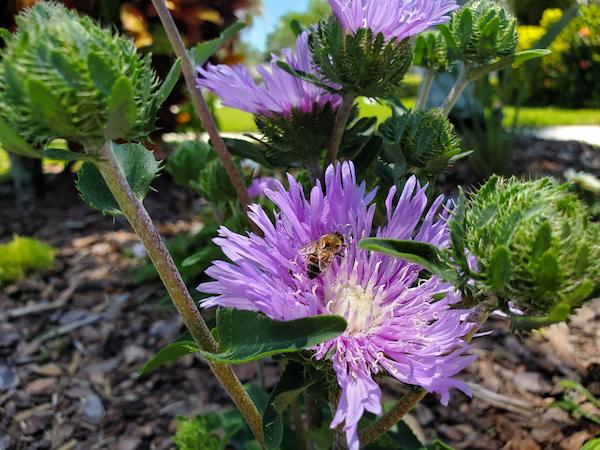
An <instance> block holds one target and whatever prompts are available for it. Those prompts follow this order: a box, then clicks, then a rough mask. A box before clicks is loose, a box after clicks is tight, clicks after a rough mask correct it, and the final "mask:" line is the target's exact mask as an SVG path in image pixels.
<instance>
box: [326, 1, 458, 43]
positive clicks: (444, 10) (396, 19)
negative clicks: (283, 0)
mask: <svg viewBox="0 0 600 450" xmlns="http://www.w3.org/2000/svg"><path fill="white" fill-rule="evenodd" d="M329 4H330V5H331V9H332V10H333V13H334V14H335V16H336V17H337V19H338V20H339V22H340V24H341V25H342V27H343V28H344V30H346V32H348V33H355V32H356V31H357V30H358V29H359V28H370V29H371V30H373V31H374V32H375V33H383V35H384V36H385V38H386V40H391V39H394V38H395V39H397V40H399V41H401V40H403V39H406V38H409V37H412V36H415V35H417V34H419V33H421V32H423V31H425V30H426V29H427V28H429V27H432V26H434V25H439V24H441V23H444V22H447V21H448V20H450V17H449V16H448V13H450V12H452V11H454V10H455V9H458V7H459V5H458V4H457V3H456V1H455V0H387V1H381V0H329Z"/></svg>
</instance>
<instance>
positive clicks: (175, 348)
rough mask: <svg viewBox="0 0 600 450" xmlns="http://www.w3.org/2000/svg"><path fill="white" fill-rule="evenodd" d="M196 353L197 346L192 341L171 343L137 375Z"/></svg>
mask: <svg viewBox="0 0 600 450" xmlns="http://www.w3.org/2000/svg"><path fill="white" fill-rule="evenodd" d="M197 351H198V346H197V345H196V343H195V342H194V341H177V342H173V343H172V344H169V345H167V346H166V347H165V348H163V349H162V350H160V351H159V352H158V353H157V354H156V355H154V356H153V357H152V359H151V360H150V361H148V362H147V363H146V364H145V365H144V367H142V368H141V369H140V370H139V374H140V375H146V374H147V373H150V372H153V371H155V370H156V369H158V368H159V367H161V366H164V365H165V364H168V363H170V362H173V361H177V360H178V359H179V358H183V357H184V356H186V355H189V354H190V353H196V352H197Z"/></svg>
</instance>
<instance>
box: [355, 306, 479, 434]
mask: <svg viewBox="0 0 600 450" xmlns="http://www.w3.org/2000/svg"><path fill="white" fill-rule="evenodd" d="M488 317H489V311H488V310H486V309H482V308H478V309H475V310H474V311H473V313H472V314H471V316H470V317H469V321H470V322H472V323H474V324H476V325H475V326H474V327H473V329H472V330H471V331H469V333H467V334H466V335H465V337H464V341H465V342H471V340H472V339H473V336H475V333H477V331H478V330H479V328H480V327H481V325H483V324H484V323H485V322H486V321H487V319H488ZM426 395H427V391H426V390H425V389H423V388H421V387H417V386H411V387H410V391H409V392H407V393H406V394H405V395H404V396H403V397H402V398H401V399H400V400H398V403H396V405H394V407H393V408H392V409H391V410H390V411H388V412H387V413H386V414H384V415H383V416H381V417H380V418H379V419H377V420H376V421H375V422H373V423H372V424H371V425H369V426H368V427H366V428H365V429H363V430H361V432H360V433H359V438H360V444H361V445H367V444H370V443H372V442H375V441H377V439H379V438H380V437H381V436H383V435H384V434H385V433H387V432H388V430H389V429H390V428H392V427H393V426H394V425H396V424H397V423H398V422H400V421H401V420H402V418H403V417H404V416H405V415H406V414H408V413H409V412H410V411H411V410H412V409H413V408H414V407H415V406H417V404H419V402H421V400H423V399H424V398H425V396H426Z"/></svg>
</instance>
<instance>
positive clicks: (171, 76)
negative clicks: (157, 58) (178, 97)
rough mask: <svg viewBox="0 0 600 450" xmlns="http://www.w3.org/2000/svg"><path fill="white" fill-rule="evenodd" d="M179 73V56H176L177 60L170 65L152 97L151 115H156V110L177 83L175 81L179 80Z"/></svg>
mask: <svg viewBox="0 0 600 450" xmlns="http://www.w3.org/2000/svg"><path fill="white" fill-rule="evenodd" d="M180 75H181V58H177V60H176V61H175V63H174V64H173V66H172V67H171V70H169V73H168V74H167V76H166V77H165V80H164V81H163V82H162V84H161V86H160V88H159V89H158V91H157V92H156V94H155V96H154V99H153V108H154V114H153V115H156V112H157V111H158V109H159V108H160V107H161V106H162V104H163V103H164V102H165V101H166V100H167V98H169V95H171V92H173V89H175V86H176V85H177V81H179V76H180Z"/></svg>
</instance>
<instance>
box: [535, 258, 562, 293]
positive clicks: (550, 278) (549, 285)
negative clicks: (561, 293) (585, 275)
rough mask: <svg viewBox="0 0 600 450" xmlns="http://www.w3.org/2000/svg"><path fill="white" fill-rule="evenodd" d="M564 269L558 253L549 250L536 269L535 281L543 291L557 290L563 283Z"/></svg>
mask: <svg viewBox="0 0 600 450" xmlns="http://www.w3.org/2000/svg"><path fill="white" fill-rule="evenodd" d="M562 278H563V276H562V271H561V269H560V266H559V264H558V259H557V258H556V255H554V253H552V251H551V250H548V251H547V252H546V253H544V254H543V255H542V257H541V258H540V260H539V262H538V264H537V267H536V269H535V281H536V284H537V285H538V289H539V290H540V292H541V293H544V292H550V291H556V290H557V289H558V288H559V287H560V285H561V283H562Z"/></svg>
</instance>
